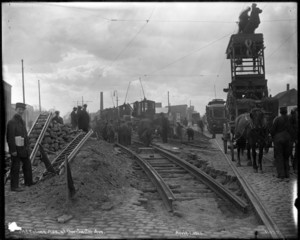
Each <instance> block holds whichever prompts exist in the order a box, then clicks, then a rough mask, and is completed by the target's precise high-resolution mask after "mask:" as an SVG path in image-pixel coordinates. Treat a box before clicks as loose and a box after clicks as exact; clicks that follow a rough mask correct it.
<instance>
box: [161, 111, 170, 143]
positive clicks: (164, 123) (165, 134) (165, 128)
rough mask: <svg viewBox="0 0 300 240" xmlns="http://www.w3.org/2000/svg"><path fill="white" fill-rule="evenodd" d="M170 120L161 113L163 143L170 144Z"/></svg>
mask: <svg viewBox="0 0 300 240" xmlns="http://www.w3.org/2000/svg"><path fill="white" fill-rule="evenodd" d="M168 132H169V120H168V119H167V118H166V117H165V116H164V114H163V113H161V136H162V141H163V143H167V142H168Z"/></svg>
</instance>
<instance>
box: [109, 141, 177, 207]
mask: <svg viewBox="0 0 300 240" xmlns="http://www.w3.org/2000/svg"><path fill="white" fill-rule="evenodd" d="M115 145H116V146H118V147H120V148H122V149H123V150H125V151H127V152H128V153H130V154H131V155H132V156H134V157H135V158H136V159H137V160H138V161H137V163H138V164H139V166H140V167H141V168H142V169H143V170H144V172H145V173H146V174H147V176H148V177H149V179H150V180H151V182H152V183H153V184H154V185H155V187H156V189H157V191H158V192H159V194H160V196H161V198H162V200H163V202H164V205H165V207H166V209H167V211H169V212H173V202H174V200H175V197H174V195H173V193H172V191H171V190H170V188H169V187H168V185H167V184H166V183H165V181H164V180H163V179H162V178H161V176H160V175H159V174H158V173H157V171H156V170H155V169H154V168H153V167H152V166H151V165H150V164H149V163H148V162H147V161H145V160H144V159H142V158H141V157H140V156H138V154H136V153H134V152H133V151H131V150H130V149H128V148H127V147H125V146H123V145H121V144H119V143H116V144H115Z"/></svg>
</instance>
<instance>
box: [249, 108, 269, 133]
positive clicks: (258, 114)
mask: <svg viewBox="0 0 300 240" xmlns="http://www.w3.org/2000/svg"><path fill="white" fill-rule="evenodd" d="M250 118H251V120H252V124H253V128H256V129H258V128H266V126H267V119H266V116H265V114H264V112H263V110H262V109H260V108H253V109H252V110H251V112H250Z"/></svg>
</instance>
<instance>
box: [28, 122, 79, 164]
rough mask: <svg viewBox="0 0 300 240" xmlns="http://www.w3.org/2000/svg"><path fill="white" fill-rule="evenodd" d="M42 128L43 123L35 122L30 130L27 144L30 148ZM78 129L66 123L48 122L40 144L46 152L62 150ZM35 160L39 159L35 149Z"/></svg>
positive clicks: (39, 156)
mask: <svg viewBox="0 0 300 240" xmlns="http://www.w3.org/2000/svg"><path fill="white" fill-rule="evenodd" d="M42 129H43V124H37V126H36V127H35V129H33V130H32V132H31V134H30V136H29V144H30V148H31V150H33V148H34V145H35V143H36V141H37V139H38V137H39V135H40V133H41V131H42ZM78 132H79V131H77V130H73V129H71V126H69V125H67V124H60V123H56V122H52V123H50V124H49V126H48V128H47V130H46V132H45V135H44V138H43V140H42V146H43V148H44V150H45V151H46V152H47V153H56V152H57V151H59V150H62V149H63V148H65V147H66V145H67V144H68V143H69V142H71V141H72V140H73V139H74V137H75V136H76V135H77V134H78ZM35 159H36V160H40V159H41V153H40V151H37V154H36V157H35Z"/></svg>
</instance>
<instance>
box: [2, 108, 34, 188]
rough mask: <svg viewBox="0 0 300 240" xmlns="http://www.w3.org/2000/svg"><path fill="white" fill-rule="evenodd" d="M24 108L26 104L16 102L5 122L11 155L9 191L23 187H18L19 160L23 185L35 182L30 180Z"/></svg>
mask: <svg viewBox="0 0 300 240" xmlns="http://www.w3.org/2000/svg"><path fill="white" fill-rule="evenodd" d="M25 109H26V104H24V103H16V109H15V110H16V114H15V115H14V116H13V118H12V119H11V120H9V121H8V123H7V134H6V137H7V143H8V147H9V153H10V155H11V167H10V175H11V180H10V187H11V191H14V192H21V191H23V189H22V188H20V187H19V171H20V163H21V162H22V170H23V174H24V184H25V186H31V185H34V184H35V183H36V182H33V180H32V167H31V162H30V159H29V156H30V148H29V140H28V134H27V130H26V125H25V122H24V121H23V119H22V116H23V114H24V112H25Z"/></svg>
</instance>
